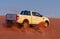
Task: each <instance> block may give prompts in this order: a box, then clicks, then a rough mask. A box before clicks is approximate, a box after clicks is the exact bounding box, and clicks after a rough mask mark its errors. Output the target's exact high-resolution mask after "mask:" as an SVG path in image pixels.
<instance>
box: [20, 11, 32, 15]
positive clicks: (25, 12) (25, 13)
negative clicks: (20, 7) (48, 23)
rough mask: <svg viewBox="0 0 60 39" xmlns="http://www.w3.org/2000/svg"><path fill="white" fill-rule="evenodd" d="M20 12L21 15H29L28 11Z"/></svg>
mask: <svg viewBox="0 0 60 39" xmlns="http://www.w3.org/2000/svg"><path fill="white" fill-rule="evenodd" d="M20 14H22V15H31V14H30V11H22V12H21V13H20Z"/></svg>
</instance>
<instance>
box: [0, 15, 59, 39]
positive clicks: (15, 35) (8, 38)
mask: <svg viewBox="0 0 60 39" xmlns="http://www.w3.org/2000/svg"><path fill="white" fill-rule="evenodd" d="M50 22H51V24H50V26H49V27H48V28H46V29H42V28H41V30H40V31H38V30H34V29H31V28H30V29H28V30H26V31H22V30H21V29H19V28H17V27H12V28H6V27H4V26H5V17H4V16H0V39H60V19H59V18H50Z"/></svg>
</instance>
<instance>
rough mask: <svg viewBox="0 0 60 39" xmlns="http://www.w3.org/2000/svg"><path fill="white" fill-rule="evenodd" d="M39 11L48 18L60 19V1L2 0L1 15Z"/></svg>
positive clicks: (0, 2)
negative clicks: (23, 11)
mask: <svg viewBox="0 0 60 39" xmlns="http://www.w3.org/2000/svg"><path fill="white" fill-rule="evenodd" d="M22 10H32V11H37V12H39V13H41V14H43V15H45V16H47V17H56V18H60V0H0V15H5V14H6V13H17V14H18V13H19V12H20V11H22Z"/></svg>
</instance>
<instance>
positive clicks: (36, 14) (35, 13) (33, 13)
mask: <svg viewBox="0 0 60 39" xmlns="http://www.w3.org/2000/svg"><path fill="white" fill-rule="evenodd" d="M32 15H33V16H40V14H39V13H37V12H32Z"/></svg>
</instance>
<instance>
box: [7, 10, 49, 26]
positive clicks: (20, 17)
mask: <svg viewBox="0 0 60 39" xmlns="http://www.w3.org/2000/svg"><path fill="white" fill-rule="evenodd" d="M6 21H7V23H10V24H12V23H13V22H14V21H15V22H16V23H17V24H23V25H24V27H26V26H28V25H30V24H31V25H34V24H39V23H41V22H45V27H47V26H49V23H50V21H49V19H48V18H47V17H45V16H43V15H41V14H40V13H38V12H33V11H27V10H24V11H21V13H20V14H6Z"/></svg>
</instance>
